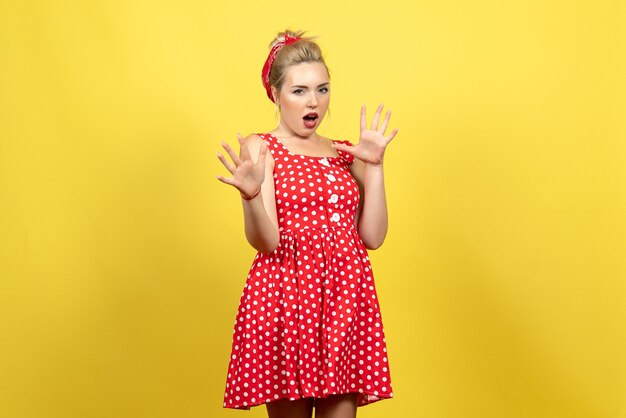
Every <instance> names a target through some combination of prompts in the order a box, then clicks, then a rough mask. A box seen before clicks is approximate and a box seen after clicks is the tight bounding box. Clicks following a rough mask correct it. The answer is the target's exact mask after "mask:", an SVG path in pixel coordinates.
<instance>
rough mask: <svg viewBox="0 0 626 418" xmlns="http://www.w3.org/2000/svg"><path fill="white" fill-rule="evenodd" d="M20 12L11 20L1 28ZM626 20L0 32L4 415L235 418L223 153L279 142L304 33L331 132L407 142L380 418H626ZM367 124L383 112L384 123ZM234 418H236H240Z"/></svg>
mask: <svg viewBox="0 0 626 418" xmlns="http://www.w3.org/2000/svg"><path fill="white" fill-rule="evenodd" d="M9 3H10V4H9ZM624 22H626V5H625V3H624V2H623V1H614V0H611V1H609V0H606V1H602V0H599V1H596V2H591V1H587V2H572V1H563V0H561V1H552V2H539V1H534V2H527V1H517V2H507V1H488V0H477V1H428V2H416V1H410V0H405V1H401V2H400V1H397V2H393V1H392V2H382V3H381V2H373V1H369V0H366V1H364V0H360V1H352V2H344V3H342V2H339V1H314V2H291V3H290V2H284V1H268V2H257V1H252V0H250V1H240V2H234V3H229V2H221V3H218V2H212V1H199V0H195V1H177V2H166V1H145V0H144V1H132V0H129V1H124V0H118V1H105V0H92V1H87V2H78V1H77V2H75V3H71V2H69V1H47V0H42V1H33V2H20V1H13V2H8V1H7V2H3V3H2V5H1V6H0V199H1V202H0V210H1V215H0V262H1V278H0V416H1V417H7V418H26V417H28V418H91V417H102V418H110V417H115V418H126V417H129V418H140V417H146V418H148V417H149V418H159V417H164V418H165V417H167V418H174V417H176V418H179V417H180V418H183V417H184V418H189V417H211V418H213V417H230V416H239V414H243V415H245V416H247V417H261V416H264V415H265V410H264V408H263V407H261V408H256V409H253V410H252V411H251V412H248V413H245V412H241V411H231V410H223V409H222V406H221V405H222V396H223V390H224V383H225V376H226V367H227V361H228V354H229V350H230V343H231V341H230V338H231V330H232V328H231V327H232V324H233V322H234V317H235V312H236V308H237V303H238V298H239V296H240V294H241V290H242V288H243V285H244V281H245V276H246V273H247V270H248V268H249V267H250V264H251V262H252V258H253V256H254V251H253V250H252V248H251V247H249V246H248V245H247V243H246V241H245V238H244V235H243V229H242V228H243V220H242V213H241V204H240V199H239V196H238V194H237V193H236V192H235V191H234V189H230V188H229V187H228V186H226V185H224V184H222V183H220V182H219V181H218V180H216V178H215V175H217V174H226V171H225V169H224V168H223V167H222V166H221V164H220V162H219V161H218V159H217V158H216V157H215V154H216V152H217V151H218V150H220V147H219V141H220V140H222V139H225V140H227V141H229V142H231V143H232V144H236V136H235V134H236V133H237V132H241V133H242V134H244V135H247V134H249V133H251V132H262V131H269V130H271V129H273V128H274V126H275V120H274V109H273V106H272V103H271V102H270V101H269V100H267V98H266V96H265V91H264V90H263V87H262V85H261V80H260V71H261V67H262V64H263V61H264V59H265V57H266V55H267V51H268V50H267V44H268V43H269V42H270V40H271V39H272V37H273V36H274V35H275V33H276V32H277V31H279V30H282V29H284V28H286V27H291V28H296V29H297V28H302V29H306V30H308V31H309V34H311V35H318V36H319V43H320V44H321V46H322V47H323V49H324V51H325V53H326V56H327V62H328V64H329V66H330V67H331V71H332V73H331V75H332V86H333V87H332V88H333V91H332V103H331V112H332V116H331V117H330V119H327V120H326V121H325V122H324V124H323V126H322V128H321V130H320V132H321V133H322V134H323V135H327V136H331V137H333V138H341V139H350V140H352V141H355V140H356V139H357V135H358V118H359V107H360V105H361V104H362V103H366V104H367V105H368V106H369V108H370V109H372V110H373V108H374V107H375V106H376V105H377V104H378V103H379V102H384V103H385V104H386V105H387V106H388V107H390V108H391V109H392V110H393V112H394V113H393V116H392V124H391V125H392V127H393V126H398V127H400V132H399V134H398V136H397V137H396V138H395V139H394V141H393V142H392V143H391V145H390V149H389V151H388V152H387V155H386V181H387V190H388V200H389V207H390V231H389V234H388V238H387V241H386V242H385V245H384V246H383V247H382V248H381V249H380V250H377V251H375V252H372V254H371V256H372V260H373V265H374V273H375V277H376V280H377V288H378V292H379V296H380V300H381V306H382V309H383V319H384V323H385V328H386V331H387V339H388V347H389V358H390V365H391V373H392V379H393V385H394V392H395V399H393V400H387V401H382V402H379V403H377V404H374V405H371V406H367V407H364V408H363V409H361V410H360V412H359V416H361V417H366V418H367V417H372V418H373V417H394V418H397V417H409V418H412V417H424V418H444V417H445V418H448V417H450V418H457V417H459V418H474V417H475V418H491V417H493V418H518V417H519V418H522V417H524V418H527V417H529V418H544V417H545V418H578V417H580V418H583V417H584V418H595V417H598V418H600V417H602V418H617V417H621V418H623V417H626V386H625V383H626V307H625V306H626V281H625V280H624V279H625V278H626V261H625V255H626V216H625V215H626V168H625V165H626V145H625V140H626V123H625V120H626V85H625V84H626V82H625V80H626V77H624V74H626V62H625V57H626V36H625V29H624V26H625V25H624ZM370 115H371V113H370ZM243 415H242V416H243Z"/></svg>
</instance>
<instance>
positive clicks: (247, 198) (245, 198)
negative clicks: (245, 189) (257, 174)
mask: <svg viewBox="0 0 626 418" xmlns="http://www.w3.org/2000/svg"><path fill="white" fill-rule="evenodd" d="M259 193H261V188H260V187H259V190H257V192H256V193H255V194H254V195H253V196H252V197H246V196H244V195H243V193H241V192H240V193H239V194H240V195H241V198H242V199H243V200H252V199H254V198H255V197H257V196H258V195H259Z"/></svg>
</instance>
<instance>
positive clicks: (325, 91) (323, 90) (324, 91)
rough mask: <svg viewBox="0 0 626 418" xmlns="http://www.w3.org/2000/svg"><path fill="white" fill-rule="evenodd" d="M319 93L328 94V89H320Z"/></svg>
mask: <svg viewBox="0 0 626 418" xmlns="http://www.w3.org/2000/svg"><path fill="white" fill-rule="evenodd" d="M320 91H321V92H322V93H328V87H322V88H321V89H320Z"/></svg>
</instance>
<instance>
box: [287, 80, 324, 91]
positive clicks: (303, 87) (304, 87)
mask: <svg viewBox="0 0 626 418" xmlns="http://www.w3.org/2000/svg"><path fill="white" fill-rule="evenodd" d="M327 84H330V82H329V81H327V82H326V83H322V84H320V85H319V86H317V87H322V86H325V85H327ZM291 87H292V88H293V87H299V88H302V89H306V88H308V87H309V86H291Z"/></svg>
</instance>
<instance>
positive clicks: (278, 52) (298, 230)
mask: <svg viewBox="0 0 626 418" xmlns="http://www.w3.org/2000/svg"><path fill="white" fill-rule="evenodd" d="M303 34H304V33H303V32H298V33H294V32H291V31H285V32H281V33H279V34H278V35H277V37H276V38H275V39H274V40H273V41H272V43H271V44H270V48H271V49H270V53H269V56H268V58H267V60H266V62H265V65H264V67H263V71H262V81H263V85H264V86H265V89H266V92H267V95H268V97H269V98H270V100H272V101H273V102H274V103H275V104H276V107H277V111H280V123H279V125H278V126H277V127H276V129H274V130H273V131H271V132H267V133H257V134H251V135H249V136H247V137H246V138H245V139H244V138H242V137H241V135H239V134H237V137H238V140H239V144H240V154H239V156H238V155H237V154H236V153H235V152H234V150H233V149H232V148H231V147H230V146H229V145H228V144H227V143H225V142H222V146H223V147H224V149H225V150H226V152H227V153H228V155H229V156H230V159H231V160H232V162H231V161H229V160H227V159H226V158H225V157H224V156H223V155H222V154H220V153H219V152H218V154H217V156H218V158H219V160H220V161H221V162H222V163H223V164H224V166H225V167H226V169H227V170H228V171H229V172H230V173H231V174H232V177H230V178H226V177H223V176H217V178H218V179H219V180H220V181H222V182H224V183H226V184H229V185H231V186H233V187H235V188H236V189H237V190H238V191H239V193H240V194H241V197H242V204H243V212H244V222H245V234H246V238H247V240H248V242H249V243H250V244H251V245H252V246H253V247H254V248H255V249H256V250H258V252H257V255H256V257H255V259H254V262H253V264H252V267H251V268H250V272H249V274H248V277H247V280H246V284H245V287H244V289H243V293H242V295H241V299H240V303H239V309H238V313H237V318H236V321H235V325H234V330H233V331H234V332H233V341H232V351H231V357H230V361H229V366H228V376H227V380H226V391H225V394H224V407H226V408H238V409H250V407H252V406H256V405H260V404H265V405H266V407H267V411H268V415H269V417H270V418H276V417H281V418H282V417H294V418H296V417H297V418H300V417H302V418H304V417H306V418H308V417H311V414H312V411H313V407H315V416H316V418H324V417H334V418H337V417H346V418H347V417H354V416H356V409H357V407H358V406H363V405H367V404H370V403H372V402H376V401H378V400H381V399H387V398H391V397H393V393H392V388H391V380H390V372H389V362H388V358H387V349H386V344H385V333H384V330H383V324H382V318H381V314H380V308H379V305H378V298H377V296H376V289H375V285H374V278H373V275H372V267H371V265H370V261H369V257H368V253H367V250H368V249H376V248H378V247H380V245H381V244H382V243H383V241H384V239H385V235H386V233H387V205H386V200H385V188H384V178H383V159H384V154H385V148H386V147H387V145H388V144H389V142H390V141H391V140H392V139H393V138H394V136H395V135H396V133H397V132H398V129H394V130H393V131H392V132H391V134H389V135H385V131H386V130H387V125H388V123H389V118H390V116H391V113H390V112H389V111H387V113H386V115H385V117H384V119H383V120H382V123H379V122H380V116H381V112H382V109H383V106H382V105H380V106H379V107H378V109H377V110H376V113H375V115H374V117H373V120H372V123H371V126H370V128H369V129H368V128H367V125H366V109H365V106H363V107H362V108H361V133H360V138H359V142H358V144H357V145H354V146H352V144H351V143H350V142H349V141H346V140H332V139H329V138H326V137H323V136H321V135H319V134H318V133H317V128H318V127H319V125H320V124H321V122H322V120H323V119H324V116H325V114H326V111H327V110H328V104H329V101H330V76H329V72H328V68H327V67H326V63H325V62H324V59H323V57H322V54H321V51H320V48H319V46H318V45H317V44H316V43H315V42H313V40H312V38H305V37H303V36H302V35H303ZM268 150H269V155H268Z"/></svg>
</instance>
